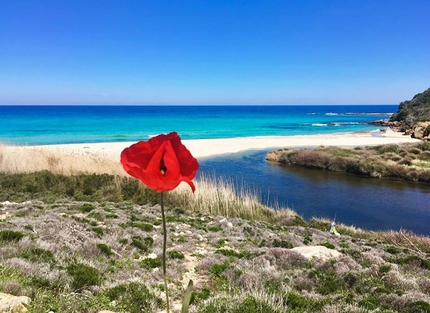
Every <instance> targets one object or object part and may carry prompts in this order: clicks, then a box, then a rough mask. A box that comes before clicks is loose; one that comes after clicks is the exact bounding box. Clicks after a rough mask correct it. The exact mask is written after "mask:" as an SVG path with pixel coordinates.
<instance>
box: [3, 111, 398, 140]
mask: <svg viewBox="0 0 430 313" xmlns="http://www.w3.org/2000/svg"><path fill="white" fill-rule="evenodd" d="M396 111H397V106H395V105H375V106H370V105H367V106H364V105H363V106H357V105H354V106H353V105H348V106H333V105H327V106H326V105H324V106H0V142H3V143H13V144H30V145H33V144H61V143H93V142H116V141H137V140H146V139H148V138H150V137H151V136H154V135H156V134H160V133H167V132H170V131H177V132H178V133H179V135H180V136H181V138H182V139H202V138H231V137H249V136H274V135H275V136H276V135H304V134H319V133H333V132H350V131H363V130H372V129H376V127H375V126H372V125H368V124H366V123H367V122H371V121H374V120H377V119H386V118H388V117H389V115H390V114H391V113H393V112H396Z"/></svg>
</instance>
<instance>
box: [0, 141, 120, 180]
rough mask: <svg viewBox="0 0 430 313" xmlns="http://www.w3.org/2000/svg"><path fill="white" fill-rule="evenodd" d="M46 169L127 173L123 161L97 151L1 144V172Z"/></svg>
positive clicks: (29, 171) (63, 171)
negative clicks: (92, 152)
mask: <svg viewBox="0 0 430 313" xmlns="http://www.w3.org/2000/svg"><path fill="white" fill-rule="evenodd" d="M42 170H48V171H50V172H53V173H55V174H63V175H72V174H79V173H89V174H93V173H96V174H103V173H109V174H112V175H120V176H124V175H125V174H124V171H123V170H122V168H121V165H120V164H119V162H115V161H112V160H109V159H107V158H103V157H100V156H98V155H96V154H82V153H71V152H66V151H61V150H47V149H41V148H37V147H31V146H10V145H3V144H0V172H3V173H9V174H12V173H33V172H38V171H42Z"/></svg>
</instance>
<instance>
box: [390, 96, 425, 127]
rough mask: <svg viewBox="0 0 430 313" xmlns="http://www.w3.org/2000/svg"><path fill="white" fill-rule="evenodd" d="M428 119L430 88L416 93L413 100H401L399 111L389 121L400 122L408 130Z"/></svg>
mask: <svg viewBox="0 0 430 313" xmlns="http://www.w3.org/2000/svg"><path fill="white" fill-rule="evenodd" d="M426 121H430V88H428V89H427V90H426V91H424V92H422V93H418V94H416V95H415V96H414V97H413V98H412V100H407V101H403V102H401V103H400V104H399V109H398V111H397V113H395V114H393V115H392V116H391V117H390V119H389V122H400V123H401V124H402V126H403V127H404V128H405V129H406V130H407V129H412V127H413V126H414V125H415V124H416V123H418V122H426Z"/></svg>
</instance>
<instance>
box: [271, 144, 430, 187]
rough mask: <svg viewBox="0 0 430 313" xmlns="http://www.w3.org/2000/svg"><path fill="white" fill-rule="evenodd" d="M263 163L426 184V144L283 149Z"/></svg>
mask: <svg viewBox="0 0 430 313" xmlns="http://www.w3.org/2000/svg"><path fill="white" fill-rule="evenodd" d="M266 159H267V160H268V161H272V162H277V163H280V164H285V165H296V166H305V167H309V168H315V169H324V170H329V171H334V172H347V173H350V174H355V175H363V176H367V177H375V178H382V177H386V178H393V179H402V180H407V181H416V182H423V183H430V142H422V143H419V144H402V145H396V144H390V145H383V146H376V147H365V148H363V147H357V148H339V147H324V146H321V147H318V148H315V149H301V150H296V149H284V150H277V151H271V152H269V153H268V154H267V156H266Z"/></svg>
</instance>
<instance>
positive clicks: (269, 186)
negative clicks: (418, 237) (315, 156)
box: [200, 151, 430, 236]
mask: <svg viewBox="0 0 430 313" xmlns="http://www.w3.org/2000/svg"><path fill="white" fill-rule="evenodd" d="M266 153H267V151H248V152H244V153H238V154H232V155H228V156H219V157H216V158H210V159H206V160H203V161H201V164H200V165H201V167H200V174H204V175H215V176H216V177H223V178H225V179H229V180H231V181H232V182H233V183H234V184H235V186H236V187H237V188H241V187H243V186H244V185H245V186H246V187H249V188H250V189H251V190H255V191H256V192H258V193H259V195H260V199H261V202H262V203H264V204H268V205H269V206H272V207H275V208H276V207H290V208H292V209H294V210H295V211H296V212H297V213H298V214H300V215H301V216H302V217H304V218H305V219H310V218H312V217H325V218H329V219H334V218H336V220H337V221H338V222H340V223H344V224H347V225H354V226H356V227H359V228H363V229H367V230H400V229H402V230H410V231H413V232H414V233H417V234H422V235H426V236H429V235H430V228H429V226H428V223H429V221H430V185H427V184H419V183H411V182H404V181H397V180H390V179H372V178H367V177H360V176H355V175H351V174H346V173H336V172H328V171H322V170H314V169H307V168H302V167H294V166H282V165H278V164H273V163H269V162H266V161H265V159H264V158H265V155H266Z"/></svg>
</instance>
